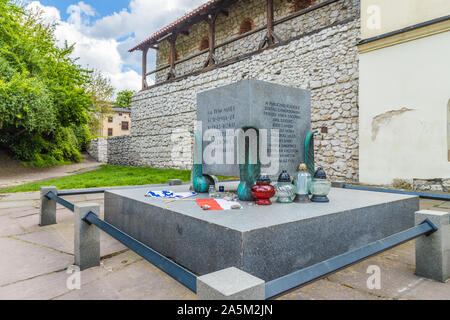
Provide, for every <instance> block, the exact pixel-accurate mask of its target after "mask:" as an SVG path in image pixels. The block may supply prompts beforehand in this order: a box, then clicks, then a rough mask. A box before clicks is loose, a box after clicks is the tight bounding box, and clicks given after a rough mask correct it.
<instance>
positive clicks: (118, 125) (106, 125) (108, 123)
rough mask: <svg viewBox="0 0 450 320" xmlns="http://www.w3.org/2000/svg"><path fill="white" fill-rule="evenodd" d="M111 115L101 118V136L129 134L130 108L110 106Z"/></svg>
mask: <svg viewBox="0 0 450 320" xmlns="http://www.w3.org/2000/svg"><path fill="white" fill-rule="evenodd" d="M112 110H113V113H112V115H109V116H106V117H105V118H104V119H103V126H102V129H101V133H100V136H101V137H116V136H124V135H129V134H130V127H131V117H130V115H131V109H126V108H112Z"/></svg>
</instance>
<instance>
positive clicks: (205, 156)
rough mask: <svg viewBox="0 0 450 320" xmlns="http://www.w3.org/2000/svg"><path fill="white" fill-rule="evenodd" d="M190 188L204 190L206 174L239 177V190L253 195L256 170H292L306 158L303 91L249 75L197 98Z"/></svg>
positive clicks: (307, 104) (306, 98)
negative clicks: (192, 173) (191, 186)
mask: <svg viewBox="0 0 450 320" xmlns="http://www.w3.org/2000/svg"><path fill="white" fill-rule="evenodd" d="M197 103H198V106H197V120H198V121H199V122H198V125H197V126H198V127H197V128H196V132H195V140H196V143H195V147H194V148H195V149H196V150H195V151H194V165H195V166H194V181H193V184H194V189H195V190H196V191H197V192H206V190H207V186H208V185H209V183H213V182H212V181H211V180H209V182H208V181H207V177H208V176H210V175H221V176H229V177H240V178H241V184H240V186H239V188H238V195H239V198H240V199H241V200H247V201H248V200H253V199H252V197H251V195H250V188H251V187H252V185H253V184H254V182H255V180H256V177H257V176H258V175H259V173H261V172H264V173H267V174H268V175H269V176H270V177H272V178H276V177H278V175H279V174H280V173H281V172H282V171H283V170H286V171H287V172H288V173H290V174H291V175H293V174H294V173H295V171H296V169H297V167H298V165H299V163H301V162H305V141H306V138H307V136H308V134H309V133H310V131H311V94H310V92H309V91H307V90H303V89H298V88H293V87H287V86H282V85H278V84H274V83H268V82H264V81H259V80H253V79H247V80H242V81H239V82H237V83H234V84H231V85H228V86H225V87H221V88H217V89H213V90H209V91H205V92H202V93H199V94H198V97H197Z"/></svg>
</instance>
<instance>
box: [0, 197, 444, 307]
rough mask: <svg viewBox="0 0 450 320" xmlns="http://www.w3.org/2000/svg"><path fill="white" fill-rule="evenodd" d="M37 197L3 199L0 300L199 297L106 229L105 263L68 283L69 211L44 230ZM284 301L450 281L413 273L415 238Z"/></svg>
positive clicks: (389, 295) (439, 292) (393, 295)
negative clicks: (375, 282)
mask: <svg viewBox="0 0 450 320" xmlns="http://www.w3.org/2000/svg"><path fill="white" fill-rule="evenodd" d="M0 198H1V197H0ZM38 199H39V194H38V193H21V194H9V195H5V196H4V197H2V198H1V199H0V257H1V260H0V299H90V300H94V299H113V300H116V299H196V296H195V295H194V294H193V293H192V292H191V291H189V290H188V289H186V288H185V287H184V286H182V285H181V284H180V283H178V282H177V281H175V280H173V279H172V278H171V277H169V276H167V275H166V274H165V273H164V272H162V271H160V270H159V269H157V268H156V267H154V266H153V265H151V264H150V263H148V262H147V261H145V260H143V259H142V258H140V257H139V256H137V255H136V254H134V253H133V252H131V251H130V250H128V249H126V248H125V247H124V246H122V245H121V244H120V243H118V242H117V241H115V240H114V239H112V238H111V237H109V236H108V235H106V234H104V233H102V234H101V254H102V262H101V266H100V267H96V268H92V269H89V270H86V271H83V272H82V273H81V289H80V290H70V289H68V287H67V280H68V278H69V277H70V276H71V274H68V273H67V271H66V270H67V268H68V267H69V266H71V265H72V263H73V218H72V213H71V212H69V211H68V210H66V209H64V208H63V207H60V206H59V205H58V211H57V212H58V213H57V218H58V224H57V225H54V226H49V227H43V228H41V227H39V226H38V210H39V209H38V208H39V200H38ZM67 199H68V200H69V201H71V202H73V203H83V202H95V203H99V204H101V205H102V209H103V194H95V195H86V196H72V197H67ZM437 206H440V208H439V207H437ZM421 207H422V208H432V209H433V210H436V209H437V210H445V211H447V210H449V209H448V207H449V206H448V203H445V202H439V201H431V200H423V201H422V202H421ZM446 207H447V208H446ZM371 265H377V266H379V267H380V269H381V289H380V290H375V289H373V290H371V289H368V288H367V284H366V283H367V279H368V277H369V274H367V273H366V271H367V268H368V267H369V266H371ZM279 299H290V300H297V299H302V300H303V299H370V300H371V299H449V300H450V282H447V283H446V284H443V283H438V282H435V281H431V280H427V279H424V278H421V277H417V276H416V275H414V242H409V243H407V244H405V245H402V246H400V247H397V248H394V249H392V250H389V251H387V252H385V253H383V254H380V255H378V256H376V257H373V258H371V259H369V260H366V261H364V262H361V263H359V264H356V265H354V266H352V267H350V268H347V269H345V270H342V271H340V272H338V273H336V274H333V275H331V276H329V277H327V278H325V279H323V280H320V281H317V282H315V283H313V284H311V285H309V286H306V287H304V288H301V289H298V290H295V291H292V292H290V293H288V294H286V295H284V296H282V297H280V298H279Z"/></svg>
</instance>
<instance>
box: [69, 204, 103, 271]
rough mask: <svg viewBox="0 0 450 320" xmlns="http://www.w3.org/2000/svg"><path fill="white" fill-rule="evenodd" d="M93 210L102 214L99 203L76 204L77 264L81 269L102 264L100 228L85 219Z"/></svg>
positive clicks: (75, 250)
mask: <svg viewBox="0 0 450 320" xmlns="http://www.w3.org/2000/svg"><path fill="white" fill-rule="evenodd" d="M88 212H93V213H95V214H97V215H98V214H100V206H99V205H98V204H80V205H76V206H75V211H74V218H75V221H74V233H75V249H74V253H75V265H77V266H79V267H80V270H86V269H89V268H92V267H96V266H99V265H100V230H99V229H98V228H97V227H96V226H94V225H90V224H88V223H86V222H84V221H83V218H84V217H85V216H86V214H88Z"/></svg>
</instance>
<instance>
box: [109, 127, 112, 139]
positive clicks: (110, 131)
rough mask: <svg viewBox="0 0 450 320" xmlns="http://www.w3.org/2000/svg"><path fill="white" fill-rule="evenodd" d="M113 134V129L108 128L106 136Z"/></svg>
mask: <svg viewBox="0 0 450 320" xmlns="http://www.w3.org/2000/svg"><path fill="white" fill-rule="evenodd" d="M112 136H113V129H111V128H108V137H112Z"/></svg>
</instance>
